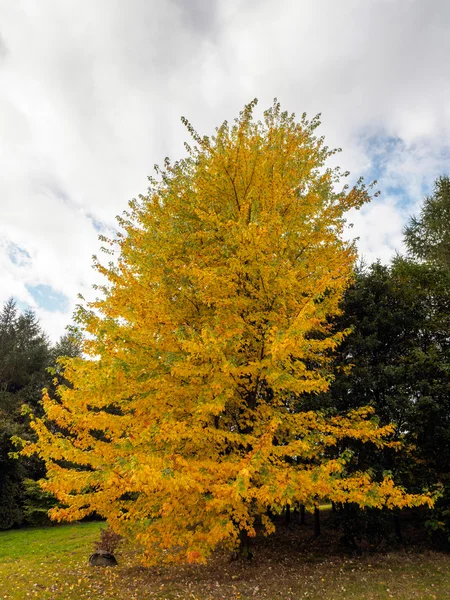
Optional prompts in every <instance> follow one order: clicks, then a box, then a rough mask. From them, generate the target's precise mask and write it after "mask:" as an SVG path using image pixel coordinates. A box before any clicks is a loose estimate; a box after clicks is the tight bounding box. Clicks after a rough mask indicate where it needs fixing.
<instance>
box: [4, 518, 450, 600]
mask: <svg viewBox="0 0 450 600" xmlns="http://www.w3.org/2000/svg"><path fill="white" fill-rule="evenodd" d="M100 527H101V525H100V524H99V523H80V524H74V525H63V526H56V527H46V528H36V529H22V530H14V531H7V532H0V600H3V599H8V600H24V599H27V598H39V599H43V600H45V599H48V600H75V599H77V600H78V599H83V598H89V599H92V600H96V599H100V598H106V599H118V598H123V599H127V600H128V599H130V600H132V599H139V600H141V599H142V600H146V599H147V598H159V599H160V600H162V599H167V600H173V599H175V598H184V599H188V600H207V599H211V600H212V599H214V600H215V599H219V598H220V599H227V600H238V599H240V600H254V599H255V598H256V599H258V598H266V599H270V600H278V599H279V600H283V599H287V598H290V599H300V598H309V599H310V600H319V599H320V600H338V599H339V600H341V599H347V598H352V599H355V600H363V599H367V600H369V599H370V600H381V599H383V600H384V599H388V598H396V599H398V600H412V599H420V600H427V599H429V600H449V598H450V556H449V555H447V554H440V553H435V552H425V553H408V552H405V551H401V552H395V553H391V554H387V555H373V554H372V555H367V556H364V557H358V558H349V557H345V556H343V555H340V554H335V553H331V554H330V553H329V552H327V543H328V542H327V538H326V533H325V534H324V536H321V538H322V540H321V541H320V542H318V541H315V540H313V539H312V538H311V535H310V534H311V530H310V529H309V530H308V529H307V528H306V529H304V530H303V533H302V538H301V539H299V538H298V536H297V532H296V531H297V530H296V531H293V532H292V531H291V530H289V531H287V533H286V531H285V532H284V533H283V535H282V536H280V537H277V535H275V536H273V538H271V539H269V541H266V540H264V539H262V540H261V542H260V544H259V545H258V544H257V545H256V547H255V558H254V560H253V561H251V562H250V563H241V562H239V561H236V562H229V559H228V556H227V555H225V554H220V553H218V554H217V556H215V557H214V558H213V559H212V560H211V562H210V564H209V565H207V566H206V567H203V566H187V567H180V568H173V567H172V568H170V569H163V568H161V569H144V568H142V567H140V566H139V562H138V559H137V556H136V554H135V553H134V552H133V551H132V549H131V548H126V547H125V548H124V550H123V551H122V552H120V553H118V555H117V558H118V560H119V566H118V567H115V568H100V567H97V568H92V567H89V566H88V564H87V561H88V558H89V555H90V554H91V552H92V547H93V543H94V541H96V540H97V539H98V537H99V529H100ZM297 529H298V528H297Z"/></svg>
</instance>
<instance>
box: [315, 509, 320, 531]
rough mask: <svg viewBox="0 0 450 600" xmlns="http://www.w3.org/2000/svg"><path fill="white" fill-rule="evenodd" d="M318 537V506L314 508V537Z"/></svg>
mask: <svg viewBox="0 0 450 600" xmlns="http://www.w3.org/2000/svg"><path fill="white" fill-rule="evenodd" d="M319 535H320V510H319V507H318V506H315V507H314V537H316V538H317V537H319Z"/></svg>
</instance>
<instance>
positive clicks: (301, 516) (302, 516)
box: [300, 504, 305, 525]
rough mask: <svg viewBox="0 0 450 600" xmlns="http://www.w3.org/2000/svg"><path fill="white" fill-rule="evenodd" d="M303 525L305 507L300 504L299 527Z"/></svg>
mask: <svg viewBox="0 0 450 600" xmlns="http://www.w3.org/2000/svg"><path fill="white" fill-rule="evenodd" d="M304 524H305V505H304V504H300V525H304Z"/></svg>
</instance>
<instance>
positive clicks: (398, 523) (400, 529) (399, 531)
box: [394, 514, 403, 542]
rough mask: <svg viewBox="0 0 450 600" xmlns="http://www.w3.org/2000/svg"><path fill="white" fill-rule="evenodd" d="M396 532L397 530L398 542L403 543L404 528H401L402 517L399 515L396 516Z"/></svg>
mask: <svg viewBox="0 0 450 600" xmlns="http://www.w3.org/2000/svg"><path fill="white" fill-rule="evenodd" d="M394 530H395V535H396V536H397V539H398V541H399V542H402V541H403V536H402V526H401V523H400V517H399V516H398V514H394Z"/></svg>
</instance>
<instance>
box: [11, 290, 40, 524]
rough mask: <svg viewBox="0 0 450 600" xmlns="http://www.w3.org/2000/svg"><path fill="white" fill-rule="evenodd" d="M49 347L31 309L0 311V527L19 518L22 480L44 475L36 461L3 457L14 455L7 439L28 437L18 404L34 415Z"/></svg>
mask: <svg viewBox="0 0 450 600" xmlns="http://www.w3.org/2000/svg"><path fill="white" fill-rule="evenodd" d="M49 364H50V344H49V341H48V339H47V337H46V335H45V334H44V333H43V332H42V330H41V328H40V326H39V323H38V321H37V318H36V316H35V315H34V313H33V312H32V311H26V312H25V313H23V314H22V313H19V311H18V310H17V306H16V303H15V302H14V300H12V299H10V300H8V301H7V302H6V303H5V305H4V307H3V309H2V311H1V313H0V528H1V529H7V528H9V527H12V526H13V525H18V524H20V523H21V522H22V520H23V486H22V481H23V479H24V478H25V477H30V478H34V479H35V478H38V477H41V476H43V475H44V472H45V471H44V468H43V467H44V465H43V463H42V461H39V460H37V459H36V458H24V457H22V458H20V459H19V460H17V459H13V458H10V457H9V453H10V452H14V451H15V447H14V446H13V444H12V442H11V437H12V436H21V437H24V438H27V439H30V435H31V430H30V429H29V427H28V422H27V418H26V417H24V416H23V415H22V414H21V407H22V405H23V404H28V405H30V406H31V407H32V408H33V409H34V410H35V411H38V412H39V403H40V400H41V397H42V388H43V387H44V386H45V385H46V384H47V383H48V381H49V378H48V374H47V372H46V369H47V367H48V366H49Z"/></svg>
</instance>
